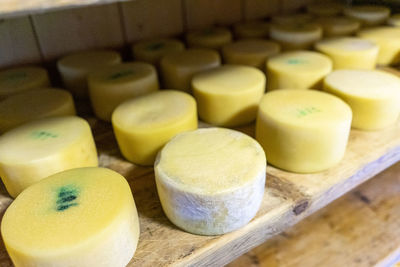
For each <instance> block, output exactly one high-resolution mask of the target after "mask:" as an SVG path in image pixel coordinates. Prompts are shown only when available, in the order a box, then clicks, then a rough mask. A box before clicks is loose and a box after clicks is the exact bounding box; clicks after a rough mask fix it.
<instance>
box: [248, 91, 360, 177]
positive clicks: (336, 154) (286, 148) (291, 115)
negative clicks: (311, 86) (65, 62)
mask: <svg viewBox="0 0 400 267" xmlns="http://www.w3.org/2000/svg"><path fill="white" fill-rule="evenodd" d="M351 117H352V113H351V109H350V107H349V106H348V105H347V104H346V103H344V102H343V101H342V100H340V99H339V98H337V97H335V96H332V95H329V94H326V93H323V92H319V91H316V90H292V89H284V90H278V91H274V92H270V93H267V94H265V96H264V97H263V98H262V100H261V102H260V106H259V111H258V115H257V122H256V139H257V140H258V142H260V144H261V146H262V147H263V148H264V150H265V151H266V154H267V158H268V161H269V162H270V163H271V164H272V165H275V166H276V167H278V168H281V169H284V170H287V171H290V172H298V173H312V172H319V171H323V170H325V169H328V168H330V167H332V166H334V165H335V164H337V163H338V162H339V161H340V160H341V159H342V158H343V155H344V152H345V150H346V145H347V140H348V137H349V133H350V125H351Z"/></svg>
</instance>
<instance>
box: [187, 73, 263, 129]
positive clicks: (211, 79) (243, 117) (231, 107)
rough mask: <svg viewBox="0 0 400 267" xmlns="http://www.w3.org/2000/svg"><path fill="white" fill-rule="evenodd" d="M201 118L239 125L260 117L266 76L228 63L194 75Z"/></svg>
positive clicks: (220, 123) (219, 123) (194, 88)
mask: <svg viewBox="0 0 400 267" xmlns="http://www.w3.org/2000/svg"><path fill="white" fill-rule="evenodd" d="M192 87H193V95H194V97H195V98H196V101H197V104H198V110H199V116H200V118H201V119H202V120H203V121H205V122H207V123H210V124H213V125H218V126H238V125H242V124H246V123H249V122H251V121H253V120H254V119H255V118H256V113H257V106H258V102H259V101H260V99H261V97H262V95H263V94H264V91H265V75H264V73H262V72H261V71H260V70H258V69H256V68H253V67H248V66H241V65H224V66H222V67H218V68H215V69H212V70H208V71H204V72H202V73H199V74H197V75H195V76H194V77H193V80H192Z"/></svg>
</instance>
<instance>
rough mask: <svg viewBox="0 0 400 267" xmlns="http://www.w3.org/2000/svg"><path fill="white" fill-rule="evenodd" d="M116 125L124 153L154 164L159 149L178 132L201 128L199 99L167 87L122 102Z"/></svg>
mask: <svg viewBox="0 0 400 267" xmlns="http://www.w3.org/2000/svg"><path fill="white" fill-rule="evenodd" d="M112 125H113V128H114V133H115V137H116V138H117V142H118V146H119V148H120V150H121V152H122V155H123V156H124V157H125V158H126V159H127V160H129V161H131V162H133V163H136V164H139V165H153V163H154V160H155V158H156V155H157V153H158V151H159V150H160V149H161V148H162V147H163V146H164V145H165V143H167V142H168V141H169V140H170V139H171V138H172V137H174V136H175V135H176V134H178V133H180V132H183V131H189V130H193V129H196V128H197V110H196V102H195V100H194V99H193V97H192V96H191V95H189V94H186V93H183V92H179V91H174V90H163V91H159V92H155V93H152V94H149V95H145V96H141V97H138V98H135V99H131V100H127V101H126V102H124V103H122V104H121V105H119V106H118V107H117V108H116V109H115V111H114V113H113V115H112Z"/></svg>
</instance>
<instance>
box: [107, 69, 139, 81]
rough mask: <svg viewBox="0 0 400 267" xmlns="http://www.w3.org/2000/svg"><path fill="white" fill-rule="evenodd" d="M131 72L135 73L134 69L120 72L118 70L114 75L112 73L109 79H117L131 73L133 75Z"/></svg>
mask: <svg viewBox="0 0 400 267" xmlns="http://www.w3.org/2000/svg"><path fill="white" fill-rule="evenodd" d="M131 74H133V71H132V70H124V71H119V72H116V73H113V74H112V75H110V76H109V77H108V79H109V80H117V79H119V78H122V77H126V76H129V75H131Z"/></svg>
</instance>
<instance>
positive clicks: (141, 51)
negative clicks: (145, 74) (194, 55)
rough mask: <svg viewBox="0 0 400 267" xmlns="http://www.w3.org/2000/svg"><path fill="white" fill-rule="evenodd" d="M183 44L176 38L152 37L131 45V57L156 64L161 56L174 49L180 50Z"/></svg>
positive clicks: (183, 47)
mask: <svg viewBox="0 0 400 267" xmlns="http://www.w3.org/2000/svg"><path fill="white" fill-rule="evenodd" d="M184 49H185V45H184V44H183V43H182V42H181V41H178V40H176V39H167V38H161V39H152V40H146V41H141V42H138V43H137V44H135V45H133V46H132V51H133V57H134V58H135V59H136V60H139V61H145V62H148V63H152V64H158V63H159V61H160V60H161V58H162V57H163V56H164V55H166V54H168V53H170V52H174V51H182V50H184Z"/></svg>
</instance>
